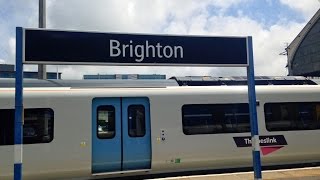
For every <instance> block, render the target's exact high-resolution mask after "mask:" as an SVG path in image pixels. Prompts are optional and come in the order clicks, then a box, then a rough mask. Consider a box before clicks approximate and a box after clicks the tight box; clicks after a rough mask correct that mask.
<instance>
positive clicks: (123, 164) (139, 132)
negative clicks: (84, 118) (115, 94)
mask: <svg viewBox="0 0 320 180" xmlns="http://www.w3.org/2000/svg"><path fill="white" fill-rule="evenodd" d="M150 168H151V132H150V110H149V99H148V98H95V99H94V100H93V102H92V173H108V172H116V171H129V170H145V169H150Z"/></svg>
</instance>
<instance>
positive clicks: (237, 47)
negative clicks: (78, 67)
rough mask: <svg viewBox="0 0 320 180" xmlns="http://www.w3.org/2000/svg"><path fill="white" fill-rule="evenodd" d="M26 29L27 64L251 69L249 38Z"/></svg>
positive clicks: (25, 55)
mask: <svg viewBox="0 0 320 180" xmlns="http://www.w3.org/2000/svg"><path fill="white" fill-rule="evenodd" d="M23 30H24V47H25V52H24V61H23V63H28V64H93V65H95V64H100V65H103V64H105V65H134V66H139V65H144V66H145V65H147V66H157V65H163V66H248V55H247V52H248V51H247V48H248V45H247V41H248V40H247V39H248V37H210V36H173V35H172V36H171V35H169V36H168V35H149V34H120V33H100V32H77V31H60V30H47V29H45V30H43V29H23Z"/></svg>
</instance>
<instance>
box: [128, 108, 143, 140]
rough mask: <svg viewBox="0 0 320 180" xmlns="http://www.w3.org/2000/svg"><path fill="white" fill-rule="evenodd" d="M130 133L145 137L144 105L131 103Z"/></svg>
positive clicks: (129, 115) (129, 109)
mask: <svg viewBox="0 0 320 180" xmlns="http://www.w3.org/2000/svg"><path fill="white" fill-rule="evenodd" d="M128 133H129V136H130V137H143V136H144V135H145V134H146V123H145V109H144V106H143V105H130V106H129V107H128Z"/></svg>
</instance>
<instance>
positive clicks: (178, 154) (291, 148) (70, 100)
mask: <svg viewBox="0 0 320 180" xmlns="http://www.w3.org/2000/svg"><path fill="white" fill-rule="evenodd" d="M256 89H257V100H258V101H259V106H257V113H258V120H259V133H260V135H263V136H268V135H283V136H284V137H285V139H286V141H287V145H286V146H284V147H283V148H281V149H279V150H278V151H276V152H274V153H270V154H268V155H266V156H263V157H262V162H263V165H278V164H291V163H300V162H319V161H320V145H319V144H320V143H319V140H318V139H317V138H316V137H319V135H320V130H308V131H303V130H301V131H277V132H269V131H267V129H266V125H265V117H264V104H265V103H270V102H320V87H318V86H310V85H309V86H260V87H257V88H256ZM109 97H147V98H148V99H149V102H150V121H151V147H152V158H151V159H152V164H151V170H150V171H148V172H140V173H141V174H144V173H146V174H152V173H163V172H178V171H191V170H204V169H221V168H237V167H250V166H251V164H252V157H251V148H250V147H245V148H239V147H237V146H236V143H235V141H234V139H233V137H242V136H250V133H249V132H247V133H228V134H202V135H186V134H184V132H183V127H182V111H181V109H182V106H183V105H186V104H234V103H247V102H248V98H247V87H246V86H237V87H231V86H225V87H224V86H219V87H167V88H82V89H81V88H67V87H64V88H25V91H24V108H25V109H28V108H51V109H52V110H53V111H54V138H53V141H52V142H50V143H42V144H26V145H24V152H23V174H24V176H25V177H26V179H35V178H37V179H43V178H45V179H49V178H52V179H56V178H70V177H79V178H96V177H95V176H92V172H91V168H92V164H91V161H92V159H91V158H92V132H91V129H92V116H91V115H92V109H91V107H92V100H93V99H94V98H109ZM0 109H14V89H13V88H1V89H0ZM0 116H1V115H0ZM162 131H164V132H165V137H166V138H165V140H161V136H162ZM0 159H1V161H0V179H5V178H7V179H11V176H12V175H13V162H14V155H13V146H12V145H10V146H0ZM118 175H119V176H126V175H132V174H130V173H128V174H112V173H111V174H110V177H111V176H118ZM102 177H108V175H106V176H102Z"/></svg>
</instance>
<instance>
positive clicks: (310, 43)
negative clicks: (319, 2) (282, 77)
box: [286, 9, 320, 77]
mask: <svg viewBox="0 0 320 180" xmlns="http://www.w3.org/2000/svg"><path fill="white" fill-rule="evenodd" d="M286 52H287V57H288V63H287V67H288V71H289V76H305V77H320V9H319V10H318V11H317V12H316V14H315V15H314V16H313V17H312V18H311V19H310V21H309V22H308V23H307V24H306V25H305V27H304V28H303V29H302V31H301V32H300V33H299V34H298V35H297V37H296V38H295V39H294V40H293V41H292V42H291V44H290V45H289V46H288V47H287V49H286Z"/></svg>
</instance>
